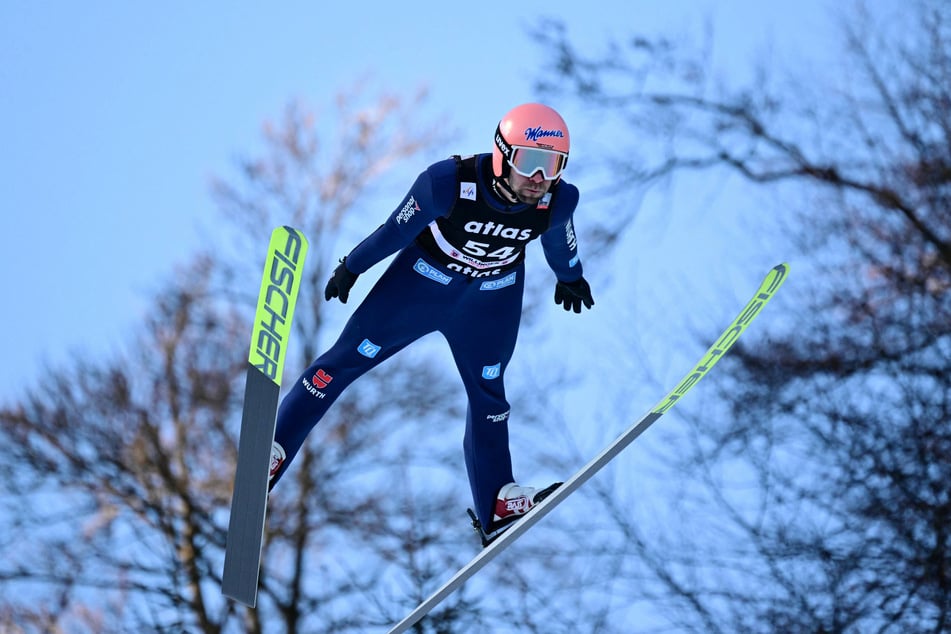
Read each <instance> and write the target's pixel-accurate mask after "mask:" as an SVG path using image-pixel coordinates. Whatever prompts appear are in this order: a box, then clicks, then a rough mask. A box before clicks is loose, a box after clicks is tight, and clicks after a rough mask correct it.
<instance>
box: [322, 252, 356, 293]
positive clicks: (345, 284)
mask: <svg viewBox="0 0 951 634" xmlns="http://www.w3.org/2000/svg"><path fill="white" fill-rule="evenodd" d="M358 277H360V274H359V273H351V272H350V269H348V268H347V258H345V257H344V258H341V259H340V264H338V265H337V268H335V269H334V272H333V275H331V276H330V279H329V280H328V281H327V288H325V289H324V299H326V300H327V301H328V302H329V301H330V299H331V298H332V297H339V298H340V301H341V302H342V303H344V304H346V303H347V300H348V299H350V289H351V288H353V284H354V282H356V281H357V278H358Z"/></svg>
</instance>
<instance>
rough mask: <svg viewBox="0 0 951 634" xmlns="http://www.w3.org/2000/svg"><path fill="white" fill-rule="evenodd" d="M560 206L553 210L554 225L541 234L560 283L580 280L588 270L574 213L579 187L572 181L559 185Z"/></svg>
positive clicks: (549, 262) (546, 257)
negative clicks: (584, 261) (577, 235)
mask: <svg viewBox="0 0 951 634" xmlns="http://www.w3.org/2000/svg"><path fill="white" fill-rule="evenodd" d="M559 189H560V191H559V192H558V197H557V198H556V206H555V208H554V209H553V211H552V224H551V227H550V228H549V229H548V231H546V232H545V233H543V234H542V235H541V243H542V249H543V250H544V251H545V259H546V260H547V261H548V266H550V267H551V270H552V271H554V273H555V277H557V278H558V280H559V281H560V282H576V281H578V280H579V279H581V276H582V275H583V274H584V270H583V268H582V266H581V259H580V257H579V256H578V240H577V237H576V236H575V227H574V212H575V208H576V207H577V206H578V199H579V194H578V188H577V187H575V186H574V185H571V184H569V183H562V184H561V185H560V187H559Z"/></svg>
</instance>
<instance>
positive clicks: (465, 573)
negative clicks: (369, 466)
mask: <svg viewBox="0 0 951 634" xmlns="http://www.w3.org/2000/svg"><path fill="white" fill-rule="evenodd" d="M788 274H789V265H787V264H780V265H778V266H775V267H773V268H772V269H771V270H770V272H769V274H767V276H766V278H765V279H764V280H763V282H762V284H760V287H759V289H758V290H757V291H756V294H755V295H753V298H752V299H750V301H749V302H748V303H747V304H746V306H745V307H744V308H743V310H742V311H741V312H740V314H739V315H737V317H736V319H734V320H733V323H731V324H730V326H729V327H728V328H727V329H726V330H724V331H723V333H722V334H721V335H720V336H719V337H718V338H717V340H716V342H715V343H714V344H713V345H712V346H710V348H709V349H708V350H707V351H706V353H705V354H704V355H703V357H701V358H700V361H699V362H697V364H696V365H695V366H694V367H693V369H692V370H691V371H690V372H688V373H687V374H686V375H685V376H684V377H683V379H681V380H680V382H679V383H678V384H677V386H676V387H675V388H674V389H672V390H671V391H670V392H669V393H668V394H667V395H666V396H665V397H664V398H662V399H661V400H660V401H659V402H658V403H657V404H656V405H655V406H654V407H652V408H651V410H650V411H649V412H648V413H647V414H645V415H644V417H643V418H641V419H640V420H638V421H637V422H636V423H634V424H633V425H631V426H630V427H628V428H627V430H625V431H624V433H623V434H621V435H620V436H619V437H618V438H617V439H616V440H615V441H614V442H613V443H611V444H610V445H608V446H607V447H606V448H605V449H604V451H602V452H601V453H600V454H598V455H597V456H596V457H595V458H593V459H592V460H591V461H590V462H589V463H588V464H586V465H585V466H584V467H582V468H581V469H580V470H579V471H578V472H577V473H576V474H575V475H574V476H572V477H571V478H570V479H568V480H566V481H565V482H564V483H563V484H561V485H560V486H559V487H558V488H556V489H555V490H554V491H552V492H551V493H550V494H549V495H548V496H547V497H546V498H545V499H544V500H542V501H541V502H539V503H538V504H537V505H536V506H534V507H532V509H531V510H530V511H529V512H528V513H526V514H525V515H524V516H523V517H522V518H521V519H519V520H518V521H517V522H515V523H514V524H512V525H511V527H509V528H507V529H505V532H503V533H501V534H500V535H498V536H493V538H492V539H491V540H489V539H487V536H486V535H485V533H482V539H483V544H484V545H485V548H483V549H482V551H481V552H479V554H478V555H476V556H475V557H474V558H473V559H472V561H470V562H469V563H468V564H466V566H465V567H463V568H462V569H460V570H459V571H458V572H457V573H456V574H455V575H454V576H453V577H452V578H450V579H449V580H448V581H447V582H446V583H445V584H443V586H442V587H441V588H439V589H438V590H436V591H435V592H434V593H433V594H432V595H430V597H429V598H428V599H426V600H425V601H423V602H422V603H420V604H419V606H417V607H416V609H415V610H413V611H412V612H411V613H410V614H409V616H407V617H406V618H405V619H403V620H402V621H400V622H399V623H397V624H396V625H395V626H393V628H392V629H391V630H390V631H389V634H401V633H402V632H405V631H407V630H408V629H409V628H411V627H413V626H414V625H415V624H416V623H417V622H418V621H419V620H420V619H422V618H423V617H424V616H426V615H427V614H429V612H430V611H431V610H432V609H433V608H434V607H436V606H437V605H438V604H439V603H440V602H441V601H442V600H443V599H445V598H446V597H448V596H449V595H450V594H452V593H453V592H454V591H455V590H456V589H457V588H459V587H460V586H461V585H462V584H464V583H465V582H466V581H467V580H468V579H470V578H471V577H472V576H473V575H474V574H475V573H477V572H478V571H479V570H481V569H482V567H483V566H485V565H486V564H487V563H489V562H490V561H491V560H492V559H494V558H495V557H496V556H497V555H498V554H499V553H501V552H502V551H503V550H505V549H506V548H508V546H509V545H510V544H511V543H512V542H514V541H515V540H516V539H518V538H519V536H521V535H522V534H523V533H524V532H525V531H527V530H528V529H529V528H531V527H532V526H534V525H535V524H536V523H538V521H539V520H541V519H542V518H543V517H544V516H545V515H547V514H548V513H549V512H551V511H552V509H554V508H555V506H557V505H558V504H560V503H561V502H562V501H563V500H564V499H565V498H566V497H568V496H569V495H571V494H572V493H573V492H574V491H575V490H577V489H578V487H580V486H581V485H582V484H584V483H585V482H587V481H588V480H589V479H590V478H591V477H592V476H593V475H594V474H596V473H597V472H598V471H600V470H601V468H602V467H604V465H606V464H608V463H609V462H610V461H611V460H613V459H614V458H615V457H616V456H617V455H618V454H619V453H621V451H622V450H623V449H624V448H625V447H627V446H628V445H630V444H631V443H632V442H634V440H635V439H636V438H637V437H638V436H640V435H641V434H642V433H644V431H645V430H646V429H647V428H648V427H650V426H651V425H652V424H653V423H654V422H655V421H656V420H657V419H658V418H660V417H661V416H663V415H664V414H665V413H666V412H667V411H669V410H670V408H672V407H673V406H674V405H676V404H677V403H679V402H680V399H681V398H683V397H684V396H685V395H686V394H687V392H688V391H690V389H691V388H693V386H695V385H696V384H697V383H698V382H699V381H700V379H702V378H703V377H704V376H706V374H707V372H709V371H710V369H711V368H712V367H713V366H714V365H715V364H716V363H717V361H719V360H720V359H721V358H722V357H723V355H724V354H726V352H727V350H729V349H730V348H731V347H732V346H733V344H734V343H736V340H737V339H738V338H739V336H740V335H741V334H743V332H744V331H745V330H746V327H747V326H749V325H750V323H752V321H753V319H754V318H755V317H756V316H757V315H759V313H760V311H762V310H763V308H764V307H765V306H766V304H767V303H768V302H769V300H770V299H772V298H773V295H774V294H775V293H776V292H777V291H778V290H779V287H780V286H782V284H783V282H785V281H786V276H787V275H788Z"/></svg>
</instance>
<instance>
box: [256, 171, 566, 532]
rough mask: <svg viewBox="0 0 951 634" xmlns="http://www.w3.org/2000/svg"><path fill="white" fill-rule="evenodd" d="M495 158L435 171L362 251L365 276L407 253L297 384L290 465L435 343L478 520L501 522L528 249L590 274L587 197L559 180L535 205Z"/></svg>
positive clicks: (357, 262)
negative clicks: (329, 420) (322, 426)
mask: <svg viewBox="0 0 951 634" xmlns="http://www.w3.org/2000/svg"><path fill="white" fill-rule="evenodd" d="M492 179H493V175H492V160H491V155H490V154H480V155H475V156H469V157H466V158H460V157H452V158H450V159H446V160H443V161H439V162H437V163H434V164H433V165H431V166H429V168H427V169H426V170H425V171H424V172H422V173H421V174H420V175H419V177H418V178H417V179H416V182H415V183H414V184H413V186H412V188H411V189H410V190H409V192H408V193H407V194H406V196H405V197H404V198H403V200H402V202H401V203H400V204H399V206H397V208H396V209H395V210H394V211H393V213H392V214H390V216H389V217H388V218H387V220H386V222H385V223H384V224H383V225H381V226H380V227H379V228H378V229H377V230H376V231H374V232H373V233H372V234H370V235H369V236H368V237H367V238H366V239H365V240H363V242H361V243H360V244H359V245H357V246H356V247H355V248H354V249H353V251H351V252H350V254H349V255H348V256H347V258H346V266H347V268H348V269H349V270H350V271H351V272H353V273H356V274H361V273H364V272H366V271H367V270H368V269H370V268H371V267H372V266H373V265H375V264H377V263H378V262H380V261H381V260H383V259H385V258H387V257H389V256H390V255H392V254H393V253H396V252H397V251H399V253H398V255H397V256H396V257H395V258H394V259H393V262H392V263H391V264H390V266H389V267H388V268H387V270H386V271H385V272H384V273H383V275H382V277H381V278H380V279H379V281H378V282H377V283H376V284H375V285H374V287H373V288H372V289H371V290H370V292H369V294H368V295H367V297H366V299H365V300H364V301H363V302H362V303H361V304H360V306H358V307H357V308H356V309H355V310H354V312H353V315H352V316H351V317H350V319H349V321H348V322H347V324H346V326H344V329H343V331H342V332H341V333H340V336H339V337H338V339H337V341H336V342H335V343H334V344H333V346H331V348H330V349H329V350H327V351H326V352H325V353H323V354H321V355H320V356H319V357H318V358H317V359H316V360H315V361H314V362H313V364H311V365H310V367H308V368H307V369H306V370H305V371H304V373H303V374H302V375H301V376H300V378H298V380H297V381H296V383H294V384H293V385H292V387H291V388H290V390H289V392H288V394H287V396H286V397H285V398H284V400H283V401H282V403H281V406H280V409H279V411H278V417H277V430H276V433H275V441H276V442H278V443H279V444H280V445H281V446H282V447H283V448H284V451H285V452H286V454H287V459H286V460H285V461H284V464H283V465H282V466H281V468H280V470H279V471H278V473H277V474H276V475H275V477H274V480H273V482H272V485H273V484H274V483H276V482H277V480H278V479H279V478H280V477H281V475H282V474H283V472H284V471H285V470H286V469H287V467H288V465H289V464H290V463H291V461H292V460H293V458H294V456H295V455H296V454H297V452H298V451H299V449H300V447H301V445H302V444H303V443H304V439H305V438H306V437H307V435H308V434H309V433H310V431H311V429H313V427H314V426H315V425H316V424H317V422H318V421H319V420H320V419H321V417H322V416H323V415H324V414H325V413H326V412H327V410H328V409H329V408H330V406H331V405H332V404H333V402H334V401H335V400H336V399H337V397H339V396H340V394H341V393H342V392H343V391H344V390H345V389H346V387H347V386H348V385H350V383H352V382H353V381H354V380H356V379H357V378H358V377H360V376H361V375H362V374H364V373H365V372H367V371H368V370H370V369H371V368H373V367H375V366H376V365H378V364H379V363H381V362H382V361H384V360H386V359H388V358H389V357H391V356H393V355H394V354H396V353H397V352H399V351H400V350H401V349H403V348H404V347H406V346H407V345H409V344H410V343H412V342H413V341H415V340H417V339H419V338H420V337H422V336H423V335H426V334H429V333H431V332H435V331H438V332H440V333H442V334H443V336H444V337H445V338H446V340H447V342H448V343H449V348H450V350H451V352H452V356H453V360H454V361H455V364H456V367H457V368H458V371H459V374H460V376H461V378H462V382H463V384H464V386H465V390H466V396H467V398H468V412H467V415H466V428H465V436H464V441H463V446H464V450H465V460H466V468H467V471H468V476H469V484H470V487H471V489H472V497H473V503H474V505H475V509H476V514H477V515H478V517H479V520H480V521H481V522H482V525H483V526H490V525H491V523H492V522H491V520H492V512H493V506H494V503H495V498H496V495H497V494H498V492H499V489H500V488H501V487H502V486H504V485H506V484H508V483H509V482H514V481H515V478H514V476H513V473H512V460H511V456H510V454H509V439H508V418H509V409H510V408H509V403H508V401H507V400H506V398H505V387H504V378H505V368H506V366H507V365H508V363H509V360H510V359H511V358H512V353H513V351H514V349H515V341H516V337H517V335H518V328H519V321H520V319H521V312H522V292H523V289H524V279H523V274H524V270H525V265H524V259H525V246H526V245H527V244H528V243H529V242H531V241H532V240H535V239H536V238H539V239H540V241H541V244H542V247H543V250H544V253H545V257H546V260H547V262H548V265H549V266H550V267H551V269H552V271H553V272H554V273H555V276H556V277H557V278H558V280H559V281H562V282H573V281H576V280H578V279H580V278H581V276H582V267H581V262H580V261H579V259H578V251H577V244H576V240H575V234H574V228H573V225H572V216H573V214H574V210H575V207H576V206H577V204H578V189H577V188H576V187H575V186H574V185H571V184H569V183H567V182H565V181H563V180H561V181H559V182H557V183H554V184H553V185H552V187H551V188H550V190H549V191H548V192H547V193H546V194H545V196H544V197H543V198H542V199H541V200H540V201H539V202H538V203H537V204H535V205H528V204H524V203H515V204H511V203H509V202H508V201H506V200H504V199H503V198H501V197H500V196H499V195H498V194H496V193H495V192H494V191H493V185H492Z"/></svg>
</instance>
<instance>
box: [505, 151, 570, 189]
mask: <svg viewBox="0 0 951 634" xmlns="http://www.w3.org/2000/svg"><path fill="white" fill-rule="evenodd" d="M567 161H568V155H567V154H564V153H563V152H555V151H554V150H543V149H541V148H532V147H521V146H515V147H513V148H512V159H511V160H510V161H509V165H511V166H512V169H513V170H515V171H516V172H518V173H519V174H521V175H522V176H524V177H526V178H531V177H532V176H534V175H535V172H537V171H539V170H541V173H542V178H544V179H545V180H546V181H551V180H555V179H556V178H558V177H559V176H561V173H562V171H564V169H565V163H566V162H567Z"/></svg>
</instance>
